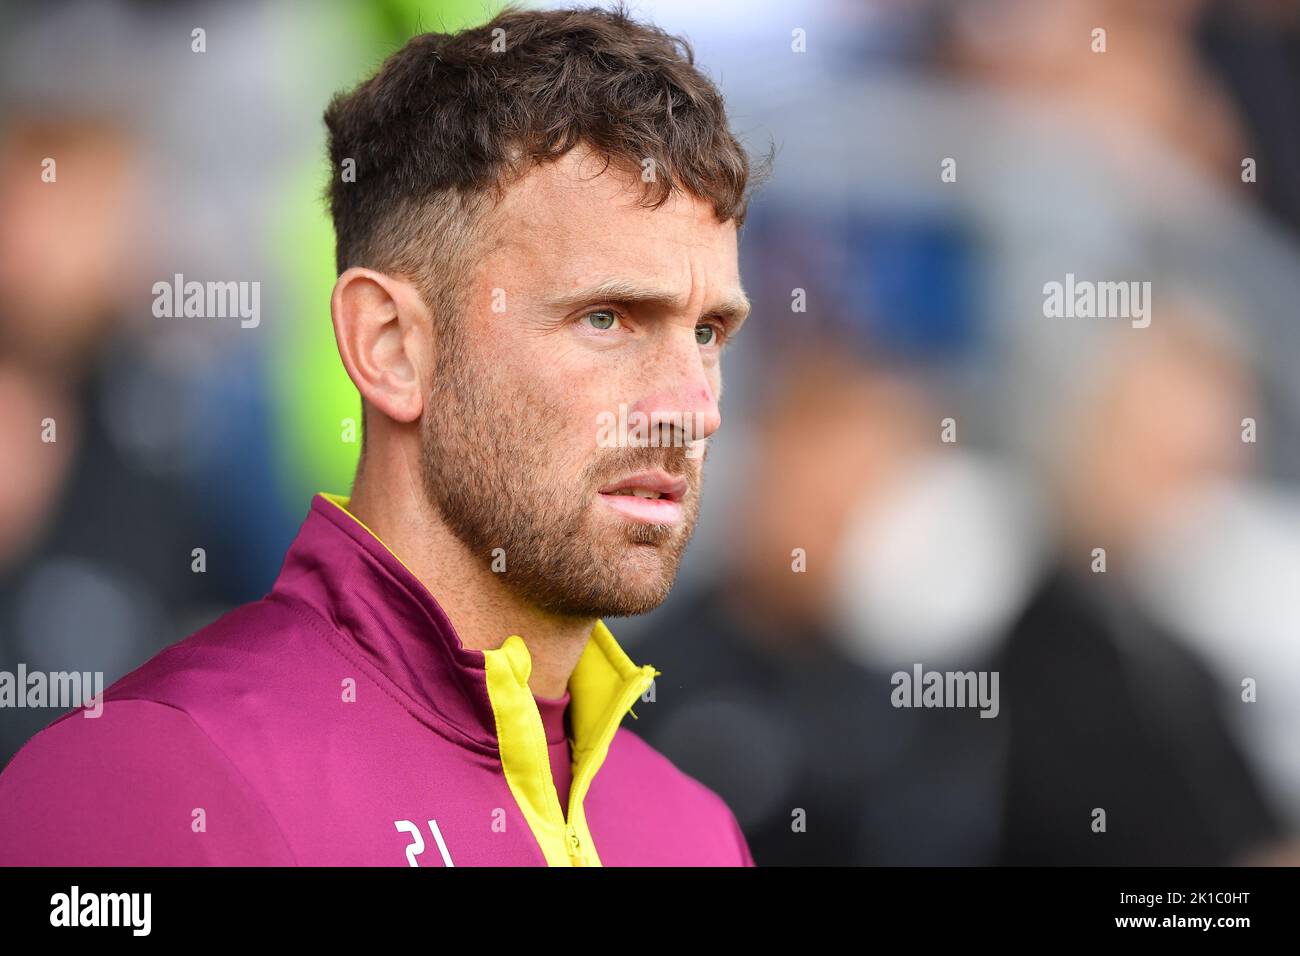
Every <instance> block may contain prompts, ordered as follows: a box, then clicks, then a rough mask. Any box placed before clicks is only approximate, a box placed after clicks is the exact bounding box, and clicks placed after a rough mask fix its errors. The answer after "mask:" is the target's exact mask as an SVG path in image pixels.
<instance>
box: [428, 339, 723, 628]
mask: <svg viewBox="0 0 1300 956" xmlns="http://www.w3.org/2000/svg"><path fill="white" fill-rule="evenodd" d="M446 344H447V345H448V346H450V347H448V348H446V349H442V350H440V356H439V360H438V368H437V370H436V372H435V376H434V385H433V388H432V389H431V391H430V394H429V400H428V405H427V406H426V408H425V412H424V415H423V416H422V419H421V442H420V457H421V471H422V473H423V476H424V483H425V491H426V494H427V495H428V497H429V500H430V503H431V504H432V505H433V506H434V508H436V509H437V512H438V513H439V514H440V515H441V517H442V519H443V521H444V522H445V524H446V525H447V527H448V528H449V529H450V530H451V532H452V533H453V534H455V535H456V537H457V538H458V539H459V540H460V541H461V542H462V543H463V544H464V545H465V547H466V548H467V549H468V550H469V552H470V553H471V554H472V555H475V556H476V557H481V558H482V560H483V561H484V562H485V564H488V565H489V566H492V563H493V562H494V559H504V570H500V571H499V572H498V573H499V575H500V577H501V579H502V581H503V582H504V583H505V584H506V585H507V586H508V587H510V588H511V589H512V590H513V591H514V592H515V593H516V594H518V595H519V596H521V597H522V598H524V599H525V600H527V601H528V602H529V603H531V604H533V605H534V606H536V607H537V608H539V609H542V610H544V611H546V612H548V613H551V614H555V615H559V616H564V617H574V618H599V617H622V616H628V615H634V614H644V613H645V612H647V611H649V610H651V609H653V608H655V607H658V606H659V605H660V604H661V603H663V601H664V599H665V598H667V596H668V593H669V591H670V590H671V589H672V585H673V581H674V579H675V578H676V576H677V570H678V567H679V565H680V564H681V559H682V555H683V554H684V552H685V550H686V545H687V544H688V542H689V541H690V537H691V533H692V532H693V531H694V528H695V522H696V520H697V518H698V516H699V508H700V492H701V483H702V481H701V479H702V471H703V456H701V457H700V458H698V459H697V458H692V457H688V456H687V449H686V448H685V447H682V446H680V445H678V446H675V447H660V448H654V447H634V448H616V449H599V450H598V452H599V453H598V457H596V458H595V459H593V460H592V461H591V462H590V463H589V464H588V466H587V467H586V468H585V469H584V471H583V472H582V474H581V476H580V477H579V478H578V479H577V480H576V481H575V480H573V479H571V478H568V477H565V476H567V475H568V474H569V472H567V471H565V470H564V469H563V468H562V467H560V463H558V462H555V461H553V460H551V459H550V458H548V452H550V451H552V449H554V448H555V445H554V443H553V442H551V441H549V440H548V439H549V437H550V436H551V435H554V434H555V433H556V432H557V430H559V429H563V428H564V427H565V425H566V422H565V419H564V412H563V410H562V409H561V408H559V407H558V406H557V405H556V403H555V402H554V401H553V400H548V399H547V398H546V397H545V396H542V395H533V394H528V393H527V392H526V391H525V390H524V389H522V388H521V387H519V383H517V382H515V383H511V382H499V381H495V380H494V376H493V375H492V373H491V371H490V370H489V369H487V368H484V367H481V366H479V365H478V363H475V362H474V360H473V358H471V357H470V356H469V355H468V353H467V351H466V350H465V349H463V348H461V347H460V343H455V342H447V343H446ZM591 427H592V436H593V444H594V440H595V433H596V423H595V422H594V421H593V422H592V423H591ZM654 468H662V469H663V470H664V471H666V472H667V473H668V474H670V475H674V476H678V475H680V476H682V477H684V478H685V479H686V481H687V483H688V491H687V494H686V496H685V497H684V499H683V502H682V505H683V514H682V520H681V522H680V523H678V524H675V525H663V524H644V523H640V522H633V521H630V520H625V519H619V520H617V521H611V520H610V518H611V515H605V514H601V513H600V512H602V511H606V510H607V509H606V508H605V506H604V505H603V504H602V503H601V502H600V501H599V500H598V499H597V498H596V494H597V491H598V490H599V489H600V488H601V487H603V486H605V485H607V484H608V483H610V482H611V481H614V480H617V479H619V478H621V477H623V476H625V475H628V474H630V473H632V472H636V471H642V470H647V469H654ZM611 514H612V513H611ZM496 549H501V550H500V551H497V550H496ZM499 566H500V562H499V561H498V563H497V567H499Z"/></svg>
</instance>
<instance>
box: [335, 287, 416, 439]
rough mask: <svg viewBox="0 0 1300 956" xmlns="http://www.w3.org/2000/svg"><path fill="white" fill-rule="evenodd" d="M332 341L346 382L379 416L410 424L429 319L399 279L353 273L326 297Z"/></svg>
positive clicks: (410, 291) (414, 410)
mask: <svg viewBox="0 0 1300 956" xmlns="http://www.w3.org/2000/svg"><path fill="white" fill-rule="evenodd" d="M330 316H331V317H332V319H333V321H334V339H335V341H336V342H337V343H338V348H339V357H340V358H341V359H342V360H343V367H344V368H346V369H347V371H348V377H349V378H351V379H352V383H353V384H354V385H356V387H357V391H358V392H360V393H361V397H362V398H363V399H364V400H365V401H367V402H369V403H370V404H371V405H372V406H374V408H375V409H376V410H377V411H378V412H379V413H380V414H382V415H386V416H387V417H389V418H391V419H393V420H394V421H398V422H413V421H416V420H417V419H418V418H419V417H420V413H421V412H422V411H423V409H424V391H423V387H422V384H423V383H424V382H426V381H427V380H428V378H427V375H426V374H425V373H427V372H428V371H429V370H428V369H427V368H425V365H426V364H427V362H428V361H429V356H430V354H431V349H430V343H431V340H430V338H429V336H430V334H431V318H432V317H431V315H430V314H429V309H428V307H427V306H426V305H425V304H424V299H423V298H422V297H421V296H420V293H419V290H417V289H416V288H415V286H413V285H411V283H409V282H407V281H406V280H404V279H399V278H395V277H393V276H390V275H385V274H384V273H382V272H376V271H374V270H373V269H362V268H352V269H348V270H347V271H346V272H344V273H343V274H342V275H340V276H339V277H338V281H337V282H335V283H334V294H333V295H332V296H331V297H330Z"/></svg>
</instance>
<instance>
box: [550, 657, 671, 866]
mask: <svg viewBox="0 0 1300 956" xmlns="http://www.w3.org/2000/svg"><path fill="white" fill-rule="evenodd" d="M655 676H656V674H655V673H650V674H646V673H644V672H643V673H642V679H641V680H639V681H636V682H634V683H633V685H632V686H631V687H629V688H628V689H627V690H626V691H624V693H623V696H622V697H621V698H620V699H619V706H618V707H617V708H616V709H615V711H614V714H613V716H612V717H611V718H610V719H609V720H607V721H606V722H605V726H604V727H603V728H601V733H600V737H599V738H598V739H599V740H602V741H607V742H606V744H605V747H606V749H607V748H608V747H609V745H610V744H611V743H613V737H614V734H616V733H617V732H618V726H619V724H621V723H622V722H623V717H624V716H625V715H626V714H627V712H628V710H629V708H631V706H632V703H633V701H635V700H636V699H637V698H638V697H640V696H641V695H642V694H644V693H645V689H646V688H647V687H649V686H650V683H651V682H652V681H653V680H654V679H655ZM588 753H590V751H588ZM602 763H603V761H602ZM590 767H591V760H590V758H588V759H587V760H586V761H584V764H583V767H582V768H581V772H580V775H579V776H578V777H577V778H575V779H574V782H573V787H572V788H571V791H570V793H569V813H568V819H567V820H565V823H564V836H565V844H566V849H567V850H568V853H569V861H570V863H571V864H572V865H573V866H586V865H587V863H586V861H585V858H584V856H583V852H582V839H581V838H580V837H579V836H578V829H577V827H576V826H574V824H573V814H574V810H575V809H576V808H577V807H578V805H579V804H580V803H581V802H582V801H583V800H584V799H586V796H587V788H588V787H589V786H590V785H591V777H593V776H594V774H592V773H589V772H588V771H589V769H590ZM582 819H583V822H584V823H585V822H586V819H587V816H586V813H585V812H584V813H583V817H582Z"/></svg>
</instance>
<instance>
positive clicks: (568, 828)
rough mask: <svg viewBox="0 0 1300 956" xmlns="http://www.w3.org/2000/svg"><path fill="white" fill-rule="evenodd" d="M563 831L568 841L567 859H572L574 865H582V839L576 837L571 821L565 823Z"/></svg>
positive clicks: (576, 832)
mask: <svg viewBox="0 0 1300 956" xmlns="http://www.w3.org/2000/svg"><path fill="white" fill-rule="evenodd" d="M564 833H565V836H566V837H567V839H568V842H569V859H570V860H572V861H573V865H574V866H583V865H584V864H583V862H582V841H581V840H580V839H578V831H577V830H576V829H574V826H573V824H572V823H566V824H565V825H564Z"/></svg>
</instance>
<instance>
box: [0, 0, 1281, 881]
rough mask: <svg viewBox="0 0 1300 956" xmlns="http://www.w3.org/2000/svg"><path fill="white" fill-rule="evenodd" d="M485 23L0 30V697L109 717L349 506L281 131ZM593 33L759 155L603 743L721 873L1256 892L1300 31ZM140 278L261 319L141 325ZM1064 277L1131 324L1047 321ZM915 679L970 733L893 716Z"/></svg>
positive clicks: (70, 14) (1267, 805) (697, 16)
mask: <svg viewBox="0 0 1300 956" xmlns="http://www.w3.org/2000/svg"><path fill="white" fill-rule="evenodd" d="M498 8H499V5H498V4H496V3H491V2H485V0H475V2H472V3H471V2H461V0H447V2H437V0H428V2H419V0H378V2H373V0H372V2H360V0H357V2H337V0H335V2H330V0H322V2H311V3H307V2H300V3H295V2H265V0H262V2H255V0H222V2H209V3H199V2H169V3H161V2H143V0H137V2H124V0H94V2H81V3H76V2H64V0H47V2H41V3H21V2H18V3H15V2H10V3H8V4H6V5H4V7H3V8H0V469H2V470H0V476H2V478H3V480H0V670H7V671H11V672H12V671H15V670H16V668H17V666H18V664H19V662H22V663H24V664H25V665H26V667H27V668H28V669H29V670H44V671H56V670H81V671H85V670H92V671H93V670H101V671H103V672H104V675H105V684H106V685H107V684H108V683H111V682H112V681H113V680H115V679H116V678H117V677H119V676H121V675H122V674H124V673H126V672H127V671H129V670H131V669H133V668H134V667H136V666H138V665H139V664H141V663H143V662H144V661H145V660H146V659H148V658H149V657H150V656H152V655H153V654H154V653H156V652H157V651H158V650H160V649H161V648H162V647H164V646H166V645H168V644H171V643H173V642H175V641H176V640H179V639H180V638H182V637H184V636H185V635H187V634H188V633H190V632H191V631H192V630H194V629H196V628H197V627H199V626H202V625H203V624H206V623H207V622H209V621H210V620H212V619H213V618H214V617H216V616H217V615H218V614H220V613H222V612H223V611H224V610H226V609H228V608H230V607H232V606H234V605H235V604H238V603H242V602H244V601H248V600H253V599H256V598H258V597H261V596H262V595H263V594H264V593H265V592H266V591H267V590H269V588H270V586H271V583H272V581H273V579H274V577H275V574H276V572H277V571H278V568H279V564H280V561H281V558H282V557H283V554H284V551H285V549H286V547H287V546H288V543H289V541H290V540H291V538H292V536H293V534H294V533H295V531H296V529H297V526H298V524H299V523H300V521H301V520H302V519H303V517H304V516H305V514H306V510H307V507H308V502H309V498H310V496H311V494H312V493H314V492H316V491H321V490H330V491H338V492H346V491H347V490H348V488H349V486H350V482H351V476H352V471H353V467H354V465H355V460H356V452H357V447H358V446H357V445H356V443H355V442H354V441H352V440H350V437H351V436H350V435H349V434H348V432H347V429H346V428H345V427H344V426H343V425H342V423H344V422H345V420H347V419H359V402H358V399H357V396H356V393H355V390H354V389H353V388H352V386H351V384H350V382H349V381H348V380H347V378H346V376H345V375H344V373H343V371H342V368H341V366H340V365H339V362H338V359H337V354H336V352H335V349H334V342H333V336H332V331H331V328H330V323H329V305H328V300H329V293H330V289H331V286H332V283H333V278H334V273H333V258H332V255H333V236H332V232H331V229H330V226H329V220H328V218H327V216H326V214H325V208H324V206H323V204H322V202H321V198H320V197H321V192H322V190H323V188H324V184H325V181H326V177H327V175H328V171H327V168H326V164H325V160H324V150H323V141H324V131H323V126H322V123H321V119H320V117H321V113H322V111H323V109H324V107H325V104H326V102H327V101H328V99H329V97H330V96H331V95H332V94H333V93H334V92H335V91H336V90H338V89H341V88H344V87H350V86H351V85H353V84H355V83H356V82H357V81H359V80H360V79H362V78H363V77H364V76H366V75H368V74H369V73H370V72H371V71H372V70H373V69H374V68H375V67H376V66H377V65H378V64H379V62H380V61H381V60H382V58H383V57H384V56H385V55H386V54H388V53H389V52H391V51H393V50H394V49H396V48H397V47H399V46H400V45H401V44H402V43H403V42H404V41H405V40H406V39H407V38H408V37H409V36H411V35H412V34H414V33H418V32H423V31H426V30H431V29H432V30H454V29H458V28H460V27H463V26H467V25H470V24H472V23H477V22H481V21H482V20H485V19H487V18H488V17H490V16H491V14H492V13H494V12H495V11H496V10H497V9H498ZM632 9H633V10H634V12H635V13H637V14H638V15H639V16H640V17H641V18H643V19H650V20H652V21H654V22H655V23H657V24H658V25H660V26H662V27H664V28H665V29H667V30H668V31H669V32H672V33H677V34H683V35H685V36H687V37H688V38H689V39H690V40H691V41H692V43H693V45H694V48H695V51H696V55H697V61H698V62H699V63H700V64H701V65H702V66H703V67H704V68H705V69H706V71H707V72H709V73H710V75H712V76H713V78H714V79H715V81H716V82H718V84H719V86H720V88H721V89H722V92H723V93H724V95H725V96H726V98H727V100H728V103H729V111H730V116H731V120H732V124H733V128H734V129H735V131H736V132H737V135H738V136H740V138H741V139H742V141H743V142H744V143H745V144H746V145H747V146H748V147H749V149H750V151H751V153H753V154H755V155H758V154H761V153H763V152H764V151H765V150H766V149H767V147H768V146H769V145H770V144H773V143H774V144H775V145H776V147H777V157H776V165H775V172H774V175H773V177H772V179H771V181H770V182H769V183H768V184H767V186H766V187H765V188H764V189H763V190H762V191H761V192H760V193H759V194H758V197H757V198H756V200H755V203H754V205H753V207H752V209H751V212H750V220H749V222H748V223H747V225H746V227H745V230H744V232H743V234H742V241H741V256H742V263H741V266H742V276H743V277H744V281H745V285H746V288H747V290H748V292H749V294H750V298H751V299H752V300H753V302H754V307H755V308H754V315H753V317H752V318H751V320H750V322H749V324H748V325H747V329H748V331H747V332H746V334H745V335H744V336H742V337H741V338H740V339H739V340H738V341H737V343H736V346H735V348H734V350H731V351H730V352H729V358H728V363H729V364H728V365H727V366H726V371H725V374H726V379H727V394H726V400H725V402H724V405H723V418H724V422H725V427H723V428H722V430H721V431H720V432H719V433H718V436H717V438H716V439H714V441H713V442H712V443H711V446H712V447H711V451H710V456H709V467H708V478H707V481H706V491H705V501H706V507H705V508H704V514H703V517H702V519H701V524H700V527H699V530H698V532H697V534H696V538H695V540H694V543H693V544H692V547H691V549H690V551H689V552H688V555H687V560H686V562H685V564H684V565H683V568H682V572H681V574H680V576H679V578H678V583H677V587H676V589H675V590H674V592H673V595H672V597H671V598H670V600H669V601H668V602H667V603H666V604H665V605H664V606H663V607H662V608H660V609H659V610H657V611H656V612H654V613H652V614H650V615H647V616H645V617H642V618H637V619H631V620H624V621H611V622H609V623H610V625H611V628H612V629H613V631H614V633H615V634H616V635H618V636H619V639H620V641H621V642H622V643H623V645H624V647H626V648H627V649H628V651H629V653H630V654H631V656H632V657H633V658H634V659H635V660H637V661H638V662H645V663H652V664H654V665H655V666H656V667H657V668H658V669H659V670H660V671H661V672H662V676H661V677H660V678H658V680H657V681H656V685H655V688H654V700H653V701H647V702H644V703H642V704H640V705H638V706H637V707H636V708H635V711H636V714H637V720H635V721H629V725H630V727H631V729H632V730H634V731H635V732H637V733H639V734H641V735H643V736H644V737H646V739H648V740H649V741H650V742H651V743H652V744H653V745H654V746H656V747H658V748H659V749H661V750H662V751H663V752H664V753H666V754H667V755H668V756H669V757H670V758H671V759H672V760H673V761H674V762H676V763H677V764H678V766H680V767H681V768H682V769H683V770H685V771H687V772H688V773H690V774H692V775H693V776H695V777H697V778H698V779H700V780H701V781H703V782H704V783H706V784H708V785H709V786H710V787H712V788H714V789H715V790H716V791H718V792H719V793H720V794H721V795H722V796H723V797H724V798H725V799H726V800H727V802H728V803H729V804H730V806H731V807H732V809H733V810H734V811H735V813H736V815H737V817H738V819H739V820H740V823H741V825H742V826H743V828H744V830H745V833H746V835H747V837H748V839H749V841H750V844H751V848H752V850H753V853H754V856H755V859H756V861H757V862H758V863H759V864H760V865H813V864H944V865H969V864H1026V863H1045V864H1073V863H1080V864H1093V863H1115V864H1143V865H1162V864H1182V863H1208V864H1227V863H1242V862H1290V863H1297V862H1300V850H1297V846H1296V843H1295V842H1294V836H1295V833H1296V828H1297V825H1298V824H1300V641H1298V639H1300V615H1298V614H1297V613H1296V612H1297V609H1298V602H1300V442H1297V438H1298V437H1300V375H1297V359H1298V358H1300V322H1297V318H1298V317H1300V316H1298V314H1297V312H1298V309H1300V256H1298V252H1300V4H1297V3H1296V2H1292V0H1236V2H1226V0H1225V2H1212V0H1144V2H1142V3H1133V2H1131V0H1054V2H1052V3H1041V2H1036V0H906V2H904V0H851V2H850V0H843V2H832V0H825V2H802V3H795V2H773V0H743V2H742V0H735V2H715V3H709V4H701V3H698V2H694V0H690V2H688V0H662V2H648V0H647V2H639V3H634V4H632ZM1099 28H1100V29H1102V30H1104V31H1105V35H1104V43H1105V50H1104V52H1100V51H1097V50H1096V49H1095V47H1096V46H1097V42H1098V41H1097V35H1096V34H1094V31H1095V30H1097V29H1099ZM195 29H201V30H202V31H203V42H204V46H205V51H204V52H202V53H197V52H194V49H193V47H194V45H195V34H194V32H193V31H194V30H195ZM46 157H57V188H56V187H55V186H53V185H52V184H50V183H46V182H43V180H42V175H41V173H42V169H43V166H42V161H43V159H45V158H46ZM945 171H946V175H945ZM178 273H179V274H183V275H184V276H186V278H192V279H198V280H200V281H207V280H230V279H234V280H242V281H258V282H260V283H261V288H262V297H261V309H262V319H261V322H260V323H259V324H258V325H257V327H256V328H241V326H240V323H239V321H238V320H230V321H225V322H223V321H210V320H186V319H183V318H176V319H167V318H157V317H155V316H154V314H153V311H152V303H153V298H154V295H153V292H152V291H151V290H152V286H153V284H154V283H155V282H158V281H166V282H170V281H171V280H172V277H173V276H174V275H176V274H178ZM1067 274H1073V275H1075V276H1077V277H1078V278H1079V279H1087V280H1101V281H1137V282H1150V283H1151V290H1152V294H1151V319H1152V321H1151V324H1150V326H1149V327H1148V328H1137V327H1134V325H1133V324H1132V323H1130V322H1129V321H1127V320H1125V319H1114V318H1091V319H1089V318H1049V317H1046V316H1045V314H1044V306H1043V303H1044V289H1043V287H1044V284H1045V283H1048V282H1054V281H1055V282H1064V281H1065V277H1066V275H1067ZM47 418H52V419H54V420H55V421H56V422H57V441H56V442H55V443H53V444H47V443H45V442H42V440H41V426H40V424H39V423H40V422H42V420H44V419H47ZM195 548H203V549H204V557H205V562H206V565H205V570H204V571H203V573H195V571H194V570H193V569H192V562H193V553H194V549H195ZM1097 548H1103V549H1105V560H1106V570H1105V572H1104V573H1098V572H1097V571H1096V570H1095V569H1096V567H1097V564H1096V557H1095V554H1094V549H1097ZM797 549H801V550H797ZM797 555H802V556H803V561H804V565H803V569H802V570H798V571H796V570H794V568H795V566H796V562H797V561H798V558H797ZM917 664H920V665H922V666H923V668H924V669H925V670H936V671H971V670H974V671H988V672H992V671H996V672H997V673H998V674H999V675H1000V684H999V689H1000V706H999V713H998V716H997V717H996V718H994V719H981V718H980V717H979V711H978V710H977V709H958V708H936V709H910V708H895V707H894V706H892V704H891V693H892V692H893V690H894V684H893V682H892V680H891V675H893V674H894V673H896V672H898V671H906V672H908V673H909V674H910V673H911V672H912V670H913V667H914V666H915V665H917ZM1246 688H1250V689H1246ZM56 716H57V713H55V712H52V711H48V710H45V711H42V710H20V709H4V710H0V764H3V763H4V762H6V761H7V760H8V759H9V758H10V757H11V756H12V754H13V753H14V752H15V751H16V750H17V749H18V748H19V747H20V746H21V745H22V743H23V742H24V741H25V740H26V739H27V738H28V737H30V736H31V735H32V734H33V733H35V732H36V731H37V730H39V729H40V728H41V727H43V726H45V725H46V724H48V723H49V722H50V721H51V720H53V719H54V718H55V717H56ZM1095 808H1103V809H1104V810H1105V811H1106V823H1107V826H1106V832H1105V833H1096V832H1094V831H1093V826H1092V824H1093V811H1094V809H1095Z"/></svg>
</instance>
